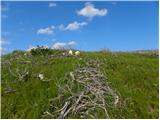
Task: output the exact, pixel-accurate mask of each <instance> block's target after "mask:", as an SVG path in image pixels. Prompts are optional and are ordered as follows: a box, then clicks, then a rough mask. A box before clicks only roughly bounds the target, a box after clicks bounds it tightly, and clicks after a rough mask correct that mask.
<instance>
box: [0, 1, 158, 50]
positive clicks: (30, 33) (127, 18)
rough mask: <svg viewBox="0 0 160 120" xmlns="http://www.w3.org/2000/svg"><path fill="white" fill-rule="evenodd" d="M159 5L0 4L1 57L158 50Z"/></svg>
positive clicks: (123, 3) (62, 2)
mask: <svg viewBox="0 0 160 120" xmlns="http://www.w3.org/2000/svg"><path fill="white" fill-rule="evenodd" d="M158 14H159V13H158V1H157V2H156V1H148V2H145V1H141V2H136V1H135V2H122V1H119V2H112V1H103V2H91V1H90V2H86V1H84V2H64V1H61V2H49V1H46V2H45V1H41V2H40V1H39V2H33V1H28V2H24V1H19V2H18V1H17V2H16V1H14V2H13V1H12V2H7V1H3V2H1V41H0V42H1V45H2V51H3V52H5V53H8V52H11V51H13V50H27V49H29V48H31V47H34V46H37V45H40V46H41V45H45V46H48V47H51V48H54V49H58V48H61V47H68V46H69V47H73V48H75V49H79V50H84V51H97V50H102V49H109V50H111V51H132V50H145V49H147V50H148V49H158V48H159V46H158V40H159V36H158V35H159V31H158V30H159V28H158V24H159V23H158V22H159V20H158Z"/></svg>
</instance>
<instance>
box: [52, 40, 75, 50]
mask: <svg viewBox="0 0 160 120" xmlns="http://www.w3.org/2000/svg"><path fill="white" fill-rule="evenodd" d="M75 45H76V42H75V41H71V42H67V43H65V42H56V43H55V44H54V45H53V46H52V49H58V50H63V49H71V48H73V47H74V46H75Z"/></svg>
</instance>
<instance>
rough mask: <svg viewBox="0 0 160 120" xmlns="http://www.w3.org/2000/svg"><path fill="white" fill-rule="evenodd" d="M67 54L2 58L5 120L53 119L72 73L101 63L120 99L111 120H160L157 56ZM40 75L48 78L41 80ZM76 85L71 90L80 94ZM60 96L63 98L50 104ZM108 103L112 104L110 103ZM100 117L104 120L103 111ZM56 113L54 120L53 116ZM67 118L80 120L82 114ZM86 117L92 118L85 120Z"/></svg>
mask: <svg viewBox="0 0 160 120" xmlns="http://www.w3.org/2000/svg"><path fill="white" fill-rule="evenodd" d="M63 53H67V51H65V50H63V51H60V50H50V49H44V48H38V49H35V50H31V51H30V52H24V51H14V52H13V53H11V54H7V55H3V56H2V57H1V118H4V119H7V118H12V119H16V118H28V119H29V118H37V119H38V118H44V113H46V111H48V113H49V114H51V115H48V116H45V118H54V117H55V116H54V111H55V110H57V109H59V108H62V107H63V106H64V103H65V99H66V98H68V97H69V94H67V93H63V92H62V91H60V89H59V87H58V85H59V86H60V87H64V86H65V85H66V83H70V84H71V82H70V80H71V79H70V77H69V74H70V72H72V71H75V70H76V69H77V68H78V67H79V66H85V64H86V62H87V61H89V60H94V59H98V60H99V61H100V70H101V72H102V73H103V75H104V76H105V78H106V79H105V80H104V82H105V83H106V84H108V85H109V86H110V87H111V88H112V89H113V90H114V91H115V92H116V94H117V95H118V96H119V101H118V103H117V105H116V106H110V107H109V108H107V112H108V115H109V116H110V118H158V117H159V116H158V113H159V108H158V106H159V84H158V81H159V76H158V72H159V68H158V64H159V63H158V57H157V56H151V55H147V54H145V55H144V54H138V53H127V52H126V53H123V52H119V53H114V52H106V51H102V52H81V55H80V56H68V55H66V54H63ZM39 74H43V75H44V79H43V80H40V79H39V78H38V75H39ZM78 90H79V89H78V87H76V86H74V90H73V91H76V92H77V91H78ZM60 94H63V97H62V98H60V99H58V100H57V101H56V102H54V106H55V107H54V108H53V107H51V106H52V105H53V103H51V101H52V100H53V99H55V98H57V97H58V96H59V95H60ZM105 103H106V104H107V103H108V101H107V100H106V101H105ZM94 113H95V114H96V115H97V118H106V117H105V114H103V112H102V111H101V110H95V111H93V114H94ZM52 115H53V116H52ZM65 118H81V116H79V114H77V115H72V114H70V115H68V116H66V117H65ZM87 118H88V117H87Z"/></svg>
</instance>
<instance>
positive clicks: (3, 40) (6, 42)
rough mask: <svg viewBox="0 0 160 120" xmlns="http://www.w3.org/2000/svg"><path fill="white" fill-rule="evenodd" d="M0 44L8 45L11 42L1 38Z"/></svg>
mask: <svg viewBox="0 0 160 120" xmlns="http://www.w3.org/2000/svg"><path fill="white" fill-rule="evenodd" d="M0 44H1V45H10V44H11V42H9V41H7V40H5V39H3V38H2V39H1V40H0Z"/></svg>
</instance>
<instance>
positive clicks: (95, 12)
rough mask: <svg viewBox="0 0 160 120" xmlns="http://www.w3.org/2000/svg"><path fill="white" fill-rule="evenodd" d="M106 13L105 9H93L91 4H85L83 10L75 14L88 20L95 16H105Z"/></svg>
mask: <svg viewBox="0 0 160 120" xmlns="http://www.w3.org/2000/svg"><path fill="white" fill-rule="evenodd" d="M107 12H108V11H107V9H98V8H95V6H94V5H93V4H92V3H90V2H88V3H86V4H85V7H84V8H82V9H81V10H79V11H77V14H78V15H82V16H85V17H88V18H93V17H95V16H105V15H106V14H107Z"/></svg>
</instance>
